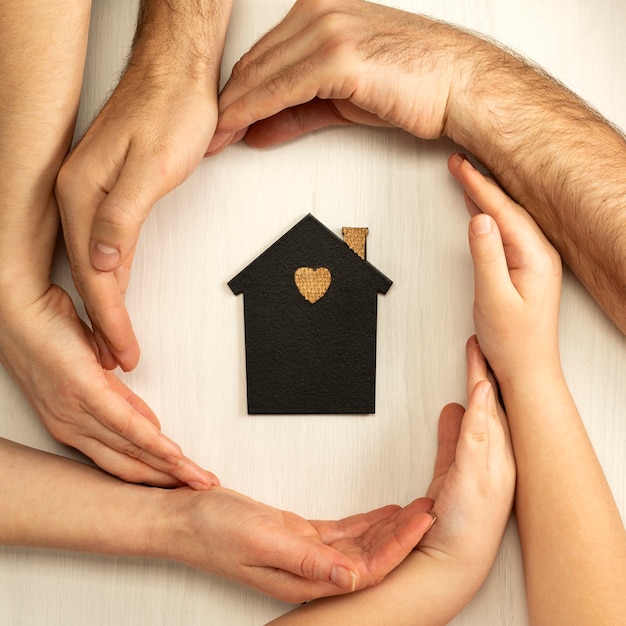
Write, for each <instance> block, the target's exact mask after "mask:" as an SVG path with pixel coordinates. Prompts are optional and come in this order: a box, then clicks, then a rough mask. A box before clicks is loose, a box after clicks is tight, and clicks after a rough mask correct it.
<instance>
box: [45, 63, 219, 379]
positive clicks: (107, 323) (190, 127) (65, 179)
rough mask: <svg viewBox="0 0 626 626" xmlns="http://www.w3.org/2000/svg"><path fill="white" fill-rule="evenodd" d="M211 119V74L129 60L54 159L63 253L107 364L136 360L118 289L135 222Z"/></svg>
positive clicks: (173, 178) (167, 187) (196, 152)
mask: <svg viewBox="0 0 626 626" xmlns="http://www.w3.org/2000/svg"><path fill="white" fill-rule="evenodd" d="M216 122H217V87H216V85H213V84H212V81H211V80H209V79H208V78H207V79H206V80H202V81H200V84H198V81H196V80H186V79H185V74H184V73H180V72H179V73H176V72H173V71H172V72H171V73H170V74H169V75H167V76H158V75H157V76H153V75H152V74H150V72H149V71H148V70H145V71H144V70H142V68H140V67H136V66H134V65H131V66H129V68H128V69H127V71H126V73H125V74H124V76H123V78H122V80H121V81H120V84H119V85H118V87H117V89H116V90H115V92H114V93H113V95H112V96H111V98H110V99H109V101H108V102H107V103H106V104H105V106H104V108H103V109H102V111H101V112H100V114H99V115H98V116H97V118H96V119H95V121H94V122H93V124H92V125H91V127H90V128H89V130H88V131H87V133H86V134H85V136H84V137H83V138H82V139H81V141H80V142H79V143H78V145H77V146H76V148H75V149H74V150H73V151H72V152H71V153H70V155H69V156H68V158H67V159H66V161H65V163H64V164H63V166H62V167H61V170H60V172H59V175H58V178H57V184H56V197H57V201H58V204H59V209H60V213H61V218H62V222H63V232H64V236H65V242H66V247H67V253H68V257H69V260H70V265H71V268H72V274H73V277H74V282H75V284H76V287H77V289H78V292H79V293H80V295H81V297H82V298H83V300H84V302H85V307H86V310H87V313H88V315H89V318H90V320H91V322H92V325H93V330H94V336H95V338H96V341H97V343H98V348H99V351H100V359H101V362H102V365H103V366H104V367H106V368H107V369H114V368H115V367H116V366H117V365H118V364H119V365H120V366H121V367H122V369H124V370H126V371H128V370H131V369H133V368H134V367H135V366H136V365H137V362H138V359H139V346H138V343H137V339H136V337H135V334H134V332H133V329H132V325H131V321H130V318H129V315H128V311H127V309H126V305H125V303H124V295H125V292H126V288H127V286H128V281H129V274H130V268H131V263H132V260H133V255H134V252H135V247H136V244H137V239H138V237H139V232H140V229H141V227H142V225H143V223H144V221H145V220H146V218H147V217H148V215H149V213H150V211H151V210H152V207H153V205H154V204H155V203H156V202H157V201H158V200H159V199H160V198H161V197H163V196H164V195H165V194H167V193H168V192H169V191H171V190H172V189H173V188H174V187H176V186H177V185H179V184H180V183H182V182H183V181H184V180H185V179H186V178H187V177H188V176H189V175H190V174H191V173H192V171H193V170H194V169H195V167H196V166H197V164H198V163H199V161H200V160H201V159H202V157H203V155H204V153H205V151H206V148H207V146H208V144H209V141H210V140H211V138H212V136H213V132H214V130H215V124H216Z"/></svg>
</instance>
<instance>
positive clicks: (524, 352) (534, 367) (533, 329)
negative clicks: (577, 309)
mask: <svg viewBox="0 0 626 626" xmlns="http://www.w3.org/2000/svg"><path fill="white" fill-rule="evenodd" d="M448 165H449V169H450V171H451V173H452V174H453V175H454V177H455V178H456V179H457V180H458V181H459V182H460V183H461V185H462V186H463V189H464V195H465V202H466V205H467V207H468V210H469V212H470V214H471V215H472V216H473V217H472V220H471V222H470V228H469V242H470V250H471V253H472V258H473V261H474V274H475V296H474V324H475V327H476V333H477V335H478V340H479V342H480V346H481V349H482V351H483V352H484V354H485V356H486V357H487V360H488V361H489V364H490V366H491V367H492V368H493V370H494V372H495V374H496V376H497V377H498V380H499V381H500V383H501V384H502V385H505V384H507V382H508V379H509V377H510V374H512V373H516V376H517V377H518V378H519V377H520V376H522V375H531V374H532V373H533V372H539V371H540V370H541V368H542V367H544V366H548V367H551V368H555V369H554V372H560V363H559V349H558V317H559V301H560V295H561V274H562V270H561V259H560V257H559V255H558V253H557V252H556V250H555V249H554V248H553V247H552V245H551V244H550V242H549V241H548V240H547V239H546V237H545V235H544V234H543V233H542V232H541V230H540V229H539V227H538V226H537V224H536V223H535V222H534V220H533V219H532V218H531V217H530V215H529V214H528V213H527V212H526V211H525V210H524V209H523V208H522V207H521V206H520V205H519V204H517V203H516V202H514V201H513V200H511V198H509V197H508V196H507V195H506V194H505V193H504V192H503V191H502V190H501V189H500V188H499V187H498V186H497V185H496V183H494V182H493V181H491V180H489V179H487V178H485V177H484V176H483V175H482V174H481V173H480V172H479V171H478V170H476V169H475V168H474V167H473V166H472V164H471V163H470V162H469V161H468V160H467V159H465V158H464V157H463V156H460V155H453V156H451V157H450V159H449V162H448ZM483 212H484V213H483ZM501 311H506V315H504V316H503V315H501V313H500V312H501ZM520 372H525V374H521V373H520Z"/></svg>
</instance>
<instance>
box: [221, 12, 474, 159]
mask: <svg viewBox="0 0 626 626" xmlns="http://www.w3.org/2000/svg"><path fill="white" fill-rule="evenodd" d="M477 41H478V40H477V39H476V38H475V37H473V36H472V35H469V34H467V33H464V32H461V31H459V30H457V29H454V28H452V27H451V26H448V25H446V24H443V23H440V22H436V21H433V20H430V19H427V18H425V17H423V16H421V15H416V14H412V13H406V12H404V11H399V10H396V9H391V8H388V7H383V6H379V5H377V4H372V3H368V2H363V1H361V0H339V1H335V0H333V1H330V0H329V1H326V2H320V1H319V0H316V1H312V0H299V1H298V2H296V3H295V5H294V6H293V8H292V9H291V11H290V12H289V13H288V14H287V16H286V17H285V18H284V20H283V21H282V22H281V23H280V24H279V25H278V26H276V27H275V28H274V29H273V30H271V31H270V32H269V33H268V34H266V35H265V36H264V37H263V38H262V39H261V40H260V41H259V42H258V43H257V44H256V45H255V46H254V47H253V48H252V49H251V50H250V51H249V52H248V53H246V54H245V55H244V56H243V57H242V58H241V60H240V61H239V62H238V63H237V64H236V65H235V67H234V68H233V72H232V75H231V77H230V79H229V80H228V82H227V84H226V85H225V87H224V89H223V90H222V93H221V95H220V119H219V122H218V132H217V133H216V135H215V137H214V140H213V142H212V143H211V147H210V150H209V153H210V154H215V153H217V152H219V151H220V150H222V149H224V148H225V147H226V146H227V145H229V144H230V143H233V142H234V141H237V140H239V139H240V138H241V137H242V136H243V135H245V134H246V131H247V135H246V141H247V142H248V143H250V144H251V145H253V146H259V147H265V146H269V145H273V144H277V143H281V142H283V141H287V140H289V139H292V138H294V137H297V136H299V135H302V134H304V133H306V132H309V131H312V130H315V129H318V128H322V127H324V126H329V125H333V124H348V123H360V124H369V125H374V126H397V127H400V128H403V129H405V130H407V131H408V132H410V133H412V134H413V135H416V136H418V137H422V138H424V139H430V138H437V137H439V136H440V135H441V134H443V133H446V124H447V121H448V119H449V118H450V117H451V116H452V115H453V114H454V113H455V111H454V110H452V109H451V108H450V107H451V106H452V107H453V105H454V103H455V102H456V100H455V98H453V97H452V96H453V95H454V94H456V93H462V92H463V89H464V84H465V81H466V80H468V79H469V76H470V72H469V71H468V70H467V68H466V67H465V66H466V64H467V59H468V58H469V57H470V54H469V53H470V51H475V49H476V47H477V46H476V42H477Z"/></svg>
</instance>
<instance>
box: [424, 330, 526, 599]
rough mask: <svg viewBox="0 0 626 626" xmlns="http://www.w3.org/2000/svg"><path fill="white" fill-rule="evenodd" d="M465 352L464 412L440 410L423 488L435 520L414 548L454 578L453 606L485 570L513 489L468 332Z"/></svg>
mask: <svg viewBox="0 0 626 626" xmlns="http://www.w3.org/2000/svg"><path fill="white" fill-rule="evenodd" d="M466 352H467V397H468V405H467V410H465V411H464V410H463V407H461V406H460V405H458V404H449V405H447V406H446V407H444V409H443V410H442V412H441V416H440V420H439V431H438V440H439V442H438V449H437V459H436V462H435V471H434V475H433V480H432V482H431V484H430V487H429V489H428V492H427V494H426V495H427V497H429V498H433V500H434V501H435V504H434V506H433V510H432V512H433V514H434V515H435V516H436V517H437V523H436V524H435V525H434V527H433V528H432V529H431V530H430V531H429V532H428V533H427V534H426V535H425V536H424V538H423V539H422V541H421V542H420V543H419V545H418V546H417V550H418V551H420V552H421V553H423V554H425V555H427V556H428V557H429V559H430V560H432V561H434V562H435V563H436V562H440V563H441V565H442V567H443V573H442V576H443V579H444V580H448V582H450V579H451V578H458V579H459V580H461V581H462V583H461V584H460V585H459V586H455V587H454V593H455V594H456V595H459V597H458V598H456V600H455V602H457V603H458V605H459V607H460V606H463V605H464V604H465V603H466V602H467V601H469V599H470V598H471V597H472V595H473V594H474V593H475V592H476V591H477V590H478V588H479V587H480V585H481V584H482V583H483V581H484V579H485V578H486V576H487V574H488V573H489V570H490V569H491V566H492V564H493V561H494V559H495V557H496V554H497V552H498V548H499V546H500V542H501V540H502V535H503V533H504V529H505V527H506V523H507V521H508V518H509V515H510V512H511V509H512V506H513V496H514V491H515V460H514V456H513V449H512V446H511V438H510V434H509V428H508V423H507V420H506V415H505V413H504V410H503V409H502V407H501V406H500V404H499V402H498V400H497V386H496V382H495V380H494V378H493V376H491V374H490V373H489V371H488V368H487V363H486V361H485V358H484V356H483V354H482V353H481V350H480V347H479V346H478V342H477V341H476V337H475V336H473V337H470V339H469V340H468V342H467V345H466ZM460 589H461V590H460ZM463 594H465V598H463V597H461V596H463Z"/></svg>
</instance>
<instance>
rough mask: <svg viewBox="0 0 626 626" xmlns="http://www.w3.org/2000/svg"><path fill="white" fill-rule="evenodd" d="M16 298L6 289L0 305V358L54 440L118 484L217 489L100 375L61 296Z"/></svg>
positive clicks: (111, 378)
mask: <svg viewBox="0 0 626 626" xmlns="http://www.w3.org/2000/svg"><path fill="white" fill-rule="evenodd" d="M24 291H25V292H26V294H25V295H26V296H28V297H21V294H20V290H19V289H14V290H12V292H11V293H7V294H5V298H4V299H3V301H2V303H1V305H0V320H1V325H2V333H0V357H1V358H2V361H3V364H4V365H5V367H6V368H7V370H8V371H9V372H10V373H11V374H12V375H13V377H14V378H15V380H17V381H18V383H19V384H20V386H21V387H22V389H23V391H24V393H25V394H26V396H27V397H28V399H29V400H30V401H31V403H32V404H33V406H34V408H35V410H36V411H37V413H38V414H39V416H40V418H41V420H42V422H43V423H44V425H45V426H46V428H47V429H48V430H49V431H50V433H51V434H52V435H53V436H54V437H55V438H56V439H58V440H59V441H60V442H62V443H65V444H68V445H70V446H73V447H75V448H77V449H78V450H80V451H81V452H83V453H84V454H86V455H87V456H88V457H90V458H91V459H93V460H94V461H95V462H96V463H97V464H98V465H99V466H100V467H102V468H103V469H105V470H106V471H108V472H109V473H111V474H114V475H116V476H119V477H120V478H122V479H124V480H126V481H130V482H138V483H147V484H152V485H159V486H165V487H174V486H179V485H181V484H189V485H191V486H193V487H194V488H197V489H208V488H209V487H210V485H211V484H212V483H213V484H219V481H218V480H217V478H216V477H215V476H214V475H213V474H210V473H209V472H206V471H204V470H202V469H200V468H199V467H198V466H197V465H195V464H194V463H193V462H191V461H190V460H189V459H187V458H185V457H184V455H183V453H182V452H181V450H180V448H179V447H178V446H177V445H176V444H175V443H174V442H172V441H171V440H170V439H168V438H167V437H166V436H165V435H163V434H162V433H161V429H160V425H159V422H158V420H157V418H156V416H155V415H154V413H153V412H152V411H151V410H150V408H149V407H148V406H147V405H146V404H145V402H144V401H143V400H142V399H141V398H139V397H138V396H136V395H135V394H134V393H133V392H132V391H131V390H130V389H128V387H126V386H125V385H124V384H123V383H122V381H121V380H119V379H118V378H117V377H116V376H115V375H114V374H112V373H111V372H107V371H105V370H103V368H102V366H101V365H100V363H99V362H98V360H97V358H96V355H95V350H96V347H95V344H94V342H93V336H92V335H91V332H90V331H89V329H88V328H87V327H86V326H85V325H84V324H83V323H82V322H81V320H80V319H79V317H78V315H77V313H76V310H75V309H74V305H73V303H72V301H71V299H70V297H69V295H68V294H67V293H66V292H65V291H63V290H62V289H61V288H60V287H58V286H56V285H51V286H49V287H48V289H44V291H43V293H42V294H41V295H40V296H39V297H36V298H35V299H31V297H30V296H31V295H32V294H34V293H36V290H30V289H29V290H24ZM17 300H20V301H17ZM14 301H16V302H14Z"/></svg>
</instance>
